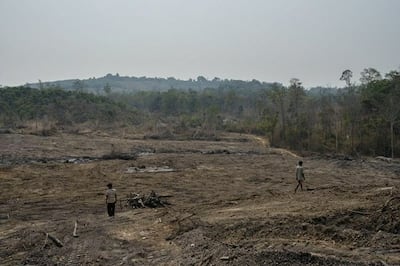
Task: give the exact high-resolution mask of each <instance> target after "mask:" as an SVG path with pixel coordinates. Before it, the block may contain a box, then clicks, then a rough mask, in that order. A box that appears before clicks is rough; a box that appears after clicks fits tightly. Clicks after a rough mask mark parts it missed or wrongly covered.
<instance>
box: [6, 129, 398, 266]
mask: <svg viewBox="0 0 400 266" xmlns="http://www.w3.org/2000/svg"><path fill="white" fill-rule="evenodd" d="M0 150H1V161H0V180H1V193H0V218H1V219H0V257H1V260H2V262H1V264H4V265H16V264H28V265H29V264H30V265H49V264H59V265H299V264H307V265H386V264H388V265H399V264H400V237H399V232H400V223H399V221H400V220H399V219H400V210H399V206H400V200H399V198H397V196H400V195H399V193H398V190H397V188H398V187H399V181H400V179H399V173H400V163H398V162H397V161H384V160H379V159H376V158H364V159H363V160H349V159H348V158H345V157H340V156H330V157H329V156H324V157H322V156H317V155H315V156H308V157H303V158H301V159H302V160H303V161H304V166H305V173H306V190H305V191H302V192H298V193H296V194H294V188H295V185H296V183H295V180H294V169H295V165H296V163H297V161H298V160H299V159H300V157H297V156H296V155H295V154H293V153H291V152H288V151H285V150H279V149H272V148H269V147H268V145H267V144H266V142H265V141H263V140H262V139H260V138H256V137H253V136H247V135H238V134H237V135H236V134H229V135H223V136H222V137H221V140H220V141H168V140H146V139H144V138H143V136H140V135H134V134H129V133H127V132H124V133H123V134H122V133H113V134H112V133H109V134H106V133H101V132H89V131H88V132H86V133H82V134H75V135H69V134H58V135H55V136H50V137H39V136H34V135H20V134H2V135H0ZM118 154H124V155H134V156H135V159H130V160H121V159H112V158H113V157H112V156H110V155H118ZM104 155H107V156H106V157H104V158H103V156H104ZM166 169H168V170H167V171H165V170H166ZM108 182H113V184H114V186H115V188H116V189H117V191H118V195H119V198H120V199H124V198H125V197H126V196H127V195H128V194H129V193H131V192H135V193H140V194H149V193H150V192H151V190H154V191H155V192H156V193H157V194H159V195H164V196H169V197H166V198H165V199H166V200H167V201H168V202H170V203H171V205H167V206H165V207H162V208H156V209H151V208H144V209H130V208H127V207H126V206H125V204H124V202H123V201H122V202H121V203H118V207H117V215H116V217H115V219H109V218H108V217H107V216H106V208H105V199H104V191H105V185H106V184H107V183H108ZM76 221H77V225H78V227H77V234H78V235H79V237H73V235H72V233H73V230H74V225H75V222H76ZM46 233H49V234H50V235H51V236H54V237H56V238H57V239H59V240H60V241H61V242H62V244H63V247H57V246H56V245H55V243H54V242H53V241H52V240H51V239H48V238H46Z"/></svg>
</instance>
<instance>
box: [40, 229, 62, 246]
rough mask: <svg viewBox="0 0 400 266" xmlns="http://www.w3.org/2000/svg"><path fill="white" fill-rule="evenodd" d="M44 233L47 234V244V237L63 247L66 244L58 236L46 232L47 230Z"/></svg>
mask: <svg viewBox="0 0 400 266" xmlns="http://www.w3.org/2000/svg"><path fill="white" fill-rule="evenodd" d="M43 233H44V234H45V235H46V240H45V245H46V243H47V239H50V240H51V241H53V243H54V244H55V245H56V246H57V247H59V248H61V247H63V246H64V244H63V243H62V242H61V241H60V240H59V239H58V238H57V237H55V236H53V235H51V234H49V233H46V232H43Z"/></svg>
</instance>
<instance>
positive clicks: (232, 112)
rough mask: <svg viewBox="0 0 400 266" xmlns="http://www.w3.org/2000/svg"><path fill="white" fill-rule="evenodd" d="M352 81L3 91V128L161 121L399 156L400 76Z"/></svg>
mask: <svg viewBox="0 0 400 266" xmlns="http://www.w3.org/2000/svg"><path fill="white" fill-rule="evenodd" d="M352 76H353V73H352V71H351V70H345V71H343V73H342V76H341V77H340V79H341V80H343V81H344V84H345V86H344V87H343V88H325V87H318V88H313V89H310V90H306V89H305V88H304V87H303V85H302V83H301V81H300V80H299V79H296V78H293V79H292V80H291V81H290V84H289V85H288V86H284V85H282V84H280V83H264V82H259V81H257V80H252V81H235V80H229V81H227V80H225V81H221V80H219V81H217V80H215V81H214V82H219V83H218V86H216V87H215V86H212V87H204V88H200V89H199V88H197V89H193V88H191V87H188V88H174V87H171V88H169V89H167V90H141V91H118V90H114V88H113V87H112V86H111V85H110V84H109V83H104V84H103V92H104V93H103V95H104V96H99V95H94V94H90V93H85V92H84V90H82V87H80V88H81V89H75V90H70V89H68V88H67V89H65V90H63V89H62V88H59V87H58V88H51V87H50V88H48V86H42V87H41V88H39V89H30V88H23V87H19V88H2V89H0V111H1V113H0V124H2V125H12V124H14V125H15V123H16V122H18V121H23V120H29V119H36V118H40V117H43V116H49V117H51V118H53V119H55V120H57V121H59V123H61V124H62V123H64V124H68V123H81V122H85V121H90V120H96V121H102V122H103V123H113V122H114V121H117V120H125V121H128V124H129V123H149V122H151V121H152V122H154V123H156V122H157V121H160V122H162V123H164V124H169V125H170V126H171V127H172V131H174V132H175V133H177V134H179V133H181V132H185V131H186V132H189V131H196V130H197V129H201V130H203V131H204V132H206V133H207V134H209V135H213V134H214V135H215V134H216V132H220V131H231V132H240V133H252V134H258V135H263V136H266V137H267V138H268V139H269V141H270V143H271V145H273V146H277V147H285V148H289V149H293V150H298V151H316V152H324V153H325V152H328V153H342V154H351V155H372V156H377V155H381V156H388V157H395V156H398V152H397V151H399V149H400V143H399V136H400V127H399V123H398V122H399V120H400V104H399V103H400V73H399V71H391V72H389V73H387V74H385V75H381V74H380V73H379V72H378V71H377V70H375V69H373V68H366V69H364V70H363V71H362V72H361V79H360V82H359V83H355V82H353V80H352ZM109 78H111V77H109ZM112 78H115V79H118V77H116V76H112ZM118 80H119V79H118ZM199 82H207V80H205V79H204V80H203V79H202V78H200V79H199ZM214 85H217V83H214Z"/></svg>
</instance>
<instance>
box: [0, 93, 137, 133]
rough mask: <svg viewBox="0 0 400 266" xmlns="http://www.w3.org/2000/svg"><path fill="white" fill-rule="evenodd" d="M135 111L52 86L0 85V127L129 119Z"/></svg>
mask: <svg viewBox="0 0 400 266" xmlns="http://www.w3.org/2000/svg"><path fill="white" fill-rule="evenodd" d="M135 116H136V114H135V113H134V111H133V110H128V109H127V108H126V106H124V105H123V104H122V103H116V102H114V101H112V100H111V99H109V98H107V97H104V96H96V95H93V94H90V93H83V92H72V91H65V90H61V89H55V88H47V89H42V90H39V89H33V88H27V87H4V88H0V127H8V128H16V127H19V126H21V125H23V124H24V122H26V121H38V120H49V121H54V123H56V124H57V125H71V124H79V123H85V122H88V121H96V122H97V123H100V124H108V123H113V122H116V121H124V120H126V121H133V120H134V119H135Z"/></svg>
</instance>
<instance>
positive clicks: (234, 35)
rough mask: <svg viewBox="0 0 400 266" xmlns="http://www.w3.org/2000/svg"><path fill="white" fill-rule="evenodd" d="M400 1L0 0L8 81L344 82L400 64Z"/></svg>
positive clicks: (0, 52) (1, 75)
mask: <svg viewBox="0 0 400 266" xmlns="http://www.w3.org/2000/svg"><path fill="white" fill-rule="evenodd" d="M399 10H400V1H397V0H384V1H378V0H376V1H370V0H368V1H366V0H351V1H345V0H341V1H333V0H280V1H271V0H262V1H261V0H252V1H242V0H237V1H231V0H229V1H228V0H220V1H212V0H204V1H187V0H185V1H183V0H170V1H165V0H151V1H138V0H132V1H122V0H118V1H105V0H91V1H71V0H68V1H65V0H63V1H53V0H36V1H30V0H24V1H22V0H21V1H15V0H1V1H0V36H1V42H0V59H1V60H0V84H1V85H3V86H13V85H22V84H25V83H27V82H37V81H38V80H39V79H40V80H42V81H51V80H62V79H70V78H79V79H81V78H89V77H99V76H104V75H105V74H107V73H119V74H120V75H126V76H148V77H171V76H173V77H175V78H179V79H189V78H196V77H197V76H199V75H203V76H205V77H206V78H208V79H212V78H214V77H220V78H227V79H243V80H252V79H258V80H260V81H267V82H274V81H277V82H281V83H283V84H287V83H288V81H289V79H291V78H293V77H296V78H299V79H300V80H301V81H302V82H303V84H304V86H305V87H311V86H316V85H322V86H343V85H344V84H343V82H342V81H339V77H340V74H341V73H342V71H343V70H344V69H351V70H352V71H353V72H354V78H356V79H358V77H359V73H360V72H361V71H362V70H363V69H364V68H367V67H373V68H376V69H377V70H379V71H381V72H382V73H386V72H388V71H389V70H393V69H398V68H399V64H400V53H399V47H400V21H399V17H398V11H399Z"/></svg>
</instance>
